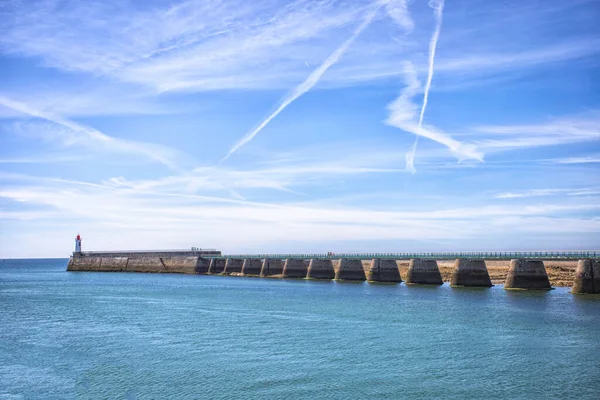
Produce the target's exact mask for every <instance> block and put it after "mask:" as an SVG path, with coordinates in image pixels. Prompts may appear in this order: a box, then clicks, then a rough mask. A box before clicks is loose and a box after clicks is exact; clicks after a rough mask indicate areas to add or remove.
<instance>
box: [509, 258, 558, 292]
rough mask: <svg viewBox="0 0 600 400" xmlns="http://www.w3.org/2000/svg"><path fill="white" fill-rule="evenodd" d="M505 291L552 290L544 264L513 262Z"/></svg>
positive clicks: (537, 261) (530, 261)
mask: <svg viewBox="0 0 600 400" xmlns="http://www.w3.org/2000/svg"><path fill="white" fill-rule="evenodd" d="M504 289H509V290H511V289H531V290H548V289H551V286H550V281H549V280H548V274H547V273H546V268H545V267H544V263H543V262H542V261H540V260H523V259H515V260H511V261H510V268H509V270H508V274H507V275H506V282H505V283H504Z"/></svg>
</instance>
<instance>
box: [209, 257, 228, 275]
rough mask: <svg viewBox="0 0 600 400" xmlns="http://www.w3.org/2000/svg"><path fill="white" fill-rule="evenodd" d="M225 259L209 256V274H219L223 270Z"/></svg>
mask: <svg viewBox="0 0 600 400" xmlns="http://www.w3.org/2000/svg"><path fill="white" fill-rule="evenodd" d="M225 261H226V260H225V259H224V258H211V259H210V264H209V266H208V273H209V274H221V273H223V270H225Z"/></svg>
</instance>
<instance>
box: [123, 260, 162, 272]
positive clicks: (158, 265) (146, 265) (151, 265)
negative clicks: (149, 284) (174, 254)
mask: <svg viewBox="0 0 600 400" xmlns="http://www.w3.org/2000/svg"><path fill="white" fill-rule="evenodd" d="M126 271H128V272H167V268H166V267H165V265H164V264H163V263H162V260H161V259H160V257H152V256H140V257H129V258H128V260H127V269H126Z"/></svg>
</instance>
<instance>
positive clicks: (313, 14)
mask: <svg viewBox="0 0 600 400" xmlns="http://www.w3.org/2000/svg"><path fill="white" fill-rule="evenodd" d="M598 20H600V5H599V4H598V1H596V0H587V1H586V0H572V1H562V0H561V1H554V0H546V1H533V0H531V1H530V0H525V1H523V0H519V1H516V0H514V1H513V0H504V1H494V2H491V1H488V0H448V1H446V2H445V3H444V2H442V1H439V0H437V1H433V2H430V3H428V2H427V1H426V0H412V1H411V0H408V1H405V0H394V1H392V0H390V1H383V0H382V1H375V0H372V1H367V0H364V1H352V0H347V1H334V0H328V1H274V0H258V1H252V2H250V1H246V0H221V1H219V0H213V1H208V0H198V1H176V2H168V1H132V0H130V1H95V0H87V1H58V0H39V1H27V0H0V76H1V79H0V257H42V256H49V257H61V256H63V257H64V256H67V255H68V254H70V252H71V251H72V250H73V247H74V243H73V239H74V237H75V235H76V234H77V233H78V232H79V233H81V235H82V236H83V247H84V250H85V249H87V250H92V249H97V250H107V249H113V250H115V249H165V248H188V247H190V246H198V247H211V248H218V249H221V250H223V251H224V252H227V253H240V252H252V253H264V252H280V253H284V252H326V251H334V252H343V251H349V252H363V251H369V252H377V251H385V252H402V251H453V250H460V251H468V250H491V251H493V250H559V249H565V250H567V249H598V247H600V246H599V244H600V173H599V172H600V73H599V72H598V71H600V25H598V23H597V21H598ZM428 80H430V85H428ZM425 94H427V99H428V101H427V104H426V107H425V108H424V109H423V103H424V98H425ZM421 113H422V115H423V119H422V123H421V124H420V123H419V118H420V115H421ZM417 137H419V139H418V142H417V143H416V145H415V139H416V138H417Z"/></svg>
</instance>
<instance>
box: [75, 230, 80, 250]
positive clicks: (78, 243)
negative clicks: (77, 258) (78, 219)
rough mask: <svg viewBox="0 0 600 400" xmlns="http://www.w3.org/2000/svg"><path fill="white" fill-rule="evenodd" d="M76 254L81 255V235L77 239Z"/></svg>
mask: <svg viewBox="0 0 600 400" xmlns="http://www.w3.org/2000/svg"><path fill="white" fill-rule="evenodd" d="M75 253H81V236H80V235H79V233H78V234H77V237H76V238H75Z"/></svg>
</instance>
